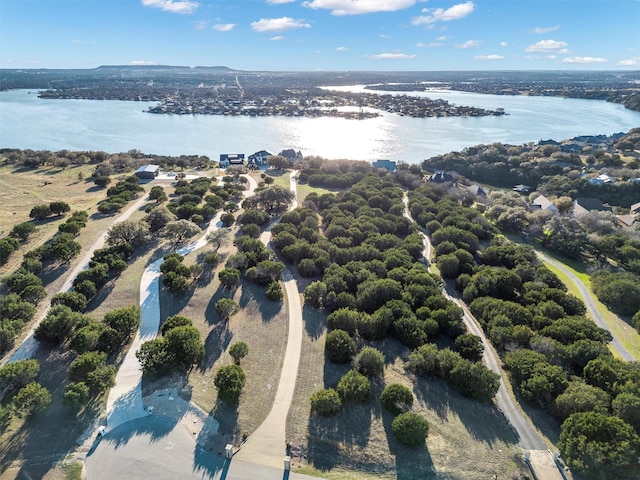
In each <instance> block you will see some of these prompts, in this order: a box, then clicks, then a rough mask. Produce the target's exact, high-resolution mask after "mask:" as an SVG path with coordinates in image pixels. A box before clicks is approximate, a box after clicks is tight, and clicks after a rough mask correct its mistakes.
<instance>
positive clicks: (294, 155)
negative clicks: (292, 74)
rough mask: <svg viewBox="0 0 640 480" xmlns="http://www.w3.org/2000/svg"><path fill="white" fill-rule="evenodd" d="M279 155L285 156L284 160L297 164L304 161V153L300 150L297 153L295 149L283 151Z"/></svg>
mask: <svg viewBox="0 0 640 480" xmlns="http://www.w3.org/2000/svg"><path fill="white" fill-rule="evenodd" d="M278 155H281V156H283V157H284V158H286V159H287V160H289V161H291V162H297V161H299V160H302V152H301V151H300V150H298V151H297V152H296V151H295V150H294V149H293V148H287V149H285V150H282V151H281V152H280V153H279V154H278Z"/></svg>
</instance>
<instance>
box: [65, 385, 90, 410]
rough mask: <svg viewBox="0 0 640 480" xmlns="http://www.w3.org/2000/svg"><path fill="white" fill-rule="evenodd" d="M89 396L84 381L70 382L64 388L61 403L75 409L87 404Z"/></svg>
mask: <svg viewBox="0 0 640 480" xmlns="http://www.w3.org/2000/svg"><path fill="white" fill-rule="evenodd" d="M89 397H90V395H89V387H88V386H87V385H86V384H85V383H84V382H77V383H70V384H69V385H67V388H65V390H64V398H63V400H62V403H64V404H65V405H67V406H68V407H71V408H72V409H73V410H76V411H77V410H80V409H81V408H82V407H83V406H85V405H86V404H87V402H88V401H89Z"/></svg>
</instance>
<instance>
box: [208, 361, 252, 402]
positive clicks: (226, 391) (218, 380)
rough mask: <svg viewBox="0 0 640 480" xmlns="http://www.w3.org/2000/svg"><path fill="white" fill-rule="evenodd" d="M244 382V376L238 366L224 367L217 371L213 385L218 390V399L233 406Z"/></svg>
mask: <svg viewBox="0 0 640 480" xmlns="http://www.w3.org/2000/svg"><path fill="white" fill-rule="evenodd" d="M245 381H246V374H245V373H244V371H243V370H242V368H240V366H239V365H225V366H223V367H221V368H220V369H219V370H218V372H217V373H216V376H215V378H214V380H213V383H214V385H215V386H216V388H217V389H218V397H219V398H220V399H221V400H222V401H223V402H225V403H227V404H230V405H235V404H237V403H238V399H239V397H240V394H241V393H242V388H243V387H244V384H245Z"/></svg>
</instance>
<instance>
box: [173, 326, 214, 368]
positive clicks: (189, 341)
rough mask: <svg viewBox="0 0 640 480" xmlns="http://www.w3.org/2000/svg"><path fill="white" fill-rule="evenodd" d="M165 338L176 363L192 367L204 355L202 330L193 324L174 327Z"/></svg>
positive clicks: (184, 366)
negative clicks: (201, 338)
mask: <svg viewBox="0 0 640 480" xmlns="http://www.w3.org/2000/svg"><path fill="white" fill-rule="evenodd" d="M164 338H165V340H166V341H167V351H168V352H169V353H170V355H171V356H172V358H173V359H174V361H175V363H176V364H178V365H180V366H181V367H183V368H191V367H192V366H193V365H195V364H197V363H199V362H200V361H201V360H202V358H203V357H204V345H203V343H202V341H201V340H200V332H199V331H198V329H197V328H195V327H193V326H189V325H185V326H182V327H176V328H172V329H171V330H169V331H168V332H167V334H166V335H165V336H164Z"/></svg>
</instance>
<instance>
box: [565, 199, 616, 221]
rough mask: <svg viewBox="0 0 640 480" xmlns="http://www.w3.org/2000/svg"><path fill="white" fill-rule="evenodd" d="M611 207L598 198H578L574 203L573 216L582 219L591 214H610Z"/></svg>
mask: <svg viewBox="0 0 640 480" xmlns="http://www.w3.org/2000/svg"><path fill="white" fill-rule="evenodd" d="M610 211H611V207H609V206H607V205H605V204H603V203H602V202H601V201H600V200H599V199H597V198H589V197H584V198H576V199H575V200H574V201H573V216H574V217H578V218H579V217H581V216H583V215H586V214H587V213H589V212H610Z"/></svg>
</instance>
